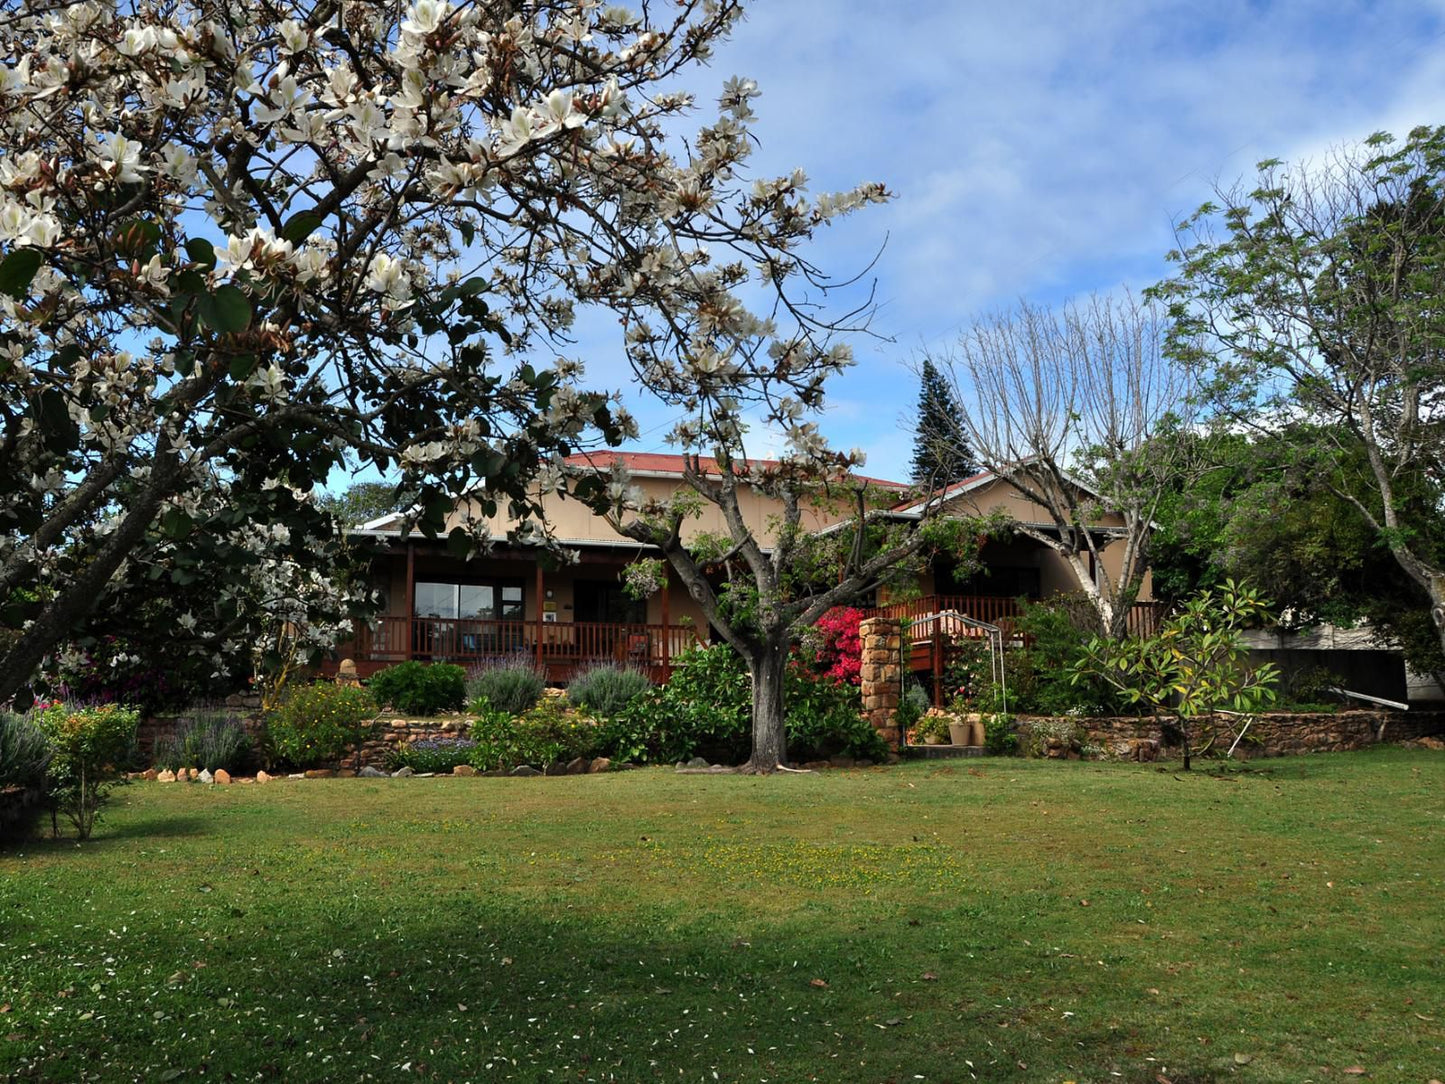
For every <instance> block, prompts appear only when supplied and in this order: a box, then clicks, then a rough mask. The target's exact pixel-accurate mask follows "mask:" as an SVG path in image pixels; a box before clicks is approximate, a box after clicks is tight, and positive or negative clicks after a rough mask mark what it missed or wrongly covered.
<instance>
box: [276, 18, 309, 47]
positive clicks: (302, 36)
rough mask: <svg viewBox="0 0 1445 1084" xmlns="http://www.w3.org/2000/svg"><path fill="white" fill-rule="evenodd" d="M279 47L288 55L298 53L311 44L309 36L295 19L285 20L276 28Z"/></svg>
mask: <svg viewBox="0 0 1445 1084" xmlns="http://www.w3.org/2000/svg"><path fill="white" fill-rule="evenodd" d="M276 32H277V33H279V34H280V35H281V47H282V48H283V49H284V50H285V51H286V52H288V53H299V52H301V51H302V50H303V49H305V48H306V47H307V46H308V45H310V44H311V35H310V33H308V32H307V30H306V29H305V28H304V27H303V26H301V24H299V23H298V22H297V21H296V20H295V19H287V20H285V21H284V22H283V23H282V24H281V25H280V26H278V27H277V28H276Z"/></svg>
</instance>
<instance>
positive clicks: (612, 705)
mask: <svg viewBox="0 0 1445 1084" xmlns="http://www.w3.org/2000/svg"><path fill="white" fill-rule="evenodd" d="M650 688H652V682H651V681H649V680H648V678H647V675H646V674H644V673H641V672H640V671H638V670H626V669H623V668H622V667H620V666H609V665H603V666H594V667H592V668H591V669H589V670H584V671H583V672H582V673H580V674H578V675H577V676H576V677H574V678H573V679H572V682H571V684H570V685H568V686H567V699H568V700H570V701H572V703H574V704H576V705H577V706H578V707H579V708H584V709H586V710H587V711H589V712H591V713H592V714H593V715H597V716H600V717H602V718H604V719H610V718H611V717H612V716H614V715H616V714H617V713H618V712H620V711H621V710H622V709H623V708H625V707H627V705H628V704H629V703H630V702H631V701H632V698H633V697H635V696H639V695H641V694H642V693H645V692H646V691H647V690H648V689H650Z"/></svg>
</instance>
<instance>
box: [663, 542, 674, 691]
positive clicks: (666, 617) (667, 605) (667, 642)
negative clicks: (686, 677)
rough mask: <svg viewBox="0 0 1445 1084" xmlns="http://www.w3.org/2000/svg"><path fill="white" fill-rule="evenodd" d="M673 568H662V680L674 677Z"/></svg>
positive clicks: (664, 566) (666, 565)
mask: <svg viewBox="0 0 1445 1084" xmlns="http://www.w3.org/2000/svg"><path fill="white" fill-rule="evenodd" d="M671 586H672V567H671V566H670V565H668V564H663V566H662V680H663V681H667V680H668V679H669V678H671V677H672V592H671V591H670V590H669V588H670V587H671Z"/></svg>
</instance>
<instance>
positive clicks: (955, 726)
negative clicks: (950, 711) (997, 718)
mask: <svg viewBox="0 0 1445 1084" xmlns="http://www.w3.org/2000/svg"><path fill="white" fill-rule="evenodd" d="M977 719H978V715H977V713H969V714H964V715H950V716H949V717H948V740H949V741H950V742H952V743H953V744H954V745H982V744H983V742H982V741H974V740H973V728H974V727H975V726H977V727H979V729H980V730H981V729H982V728H983V724H982V723H979V722H977Z"/></svg>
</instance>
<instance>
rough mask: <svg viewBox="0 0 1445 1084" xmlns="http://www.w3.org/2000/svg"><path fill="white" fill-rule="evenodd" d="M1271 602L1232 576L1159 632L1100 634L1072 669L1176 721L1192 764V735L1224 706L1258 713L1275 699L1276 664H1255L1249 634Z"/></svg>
mask: <svg viewBox="0 0 1445 1084" xmlns="http://www.w3.org/2000/svg"><path fill="white" fill-rule="evenodd" d="M1268 613H1269V603H1268V602H1266V601H1265V600H1264V599H1263V598H1261V597H1260V596H1259V595H1258V593H1256V592H1255V591H1254V590H1253V589H1252V588H1249V587H1246V586H1244V585H1242V584H1236V583H1235V582H1234V581H1233V580H1226V581H1225V583H1224V584H1223V585H1222V586H1221V587H1220V588H1219V589H1218V590H1210V591H1204V592H1202V593H1200V594H1199V595H1196V596H1195V597H1194V598H1192V599H1190V600H1189V601H1188V602H1186V603H1185V604H1184V606H1183V607H1182V608H1181V609H1179V610H1178V611H1177V612H1175V613H1174V614H1173V615H1172V616H1170V617H1169V619H1168V620H1167V621H1165V622H1164V624H1163V626H1162V627H1161V628H1160V629H1159V631H1158V632H1157V633H1155V634H1154V635H1153V636H1147V637H1128V638H1126V639H1123V640H1111V639H1104V638H1095V639H1094V640H1091V641H1090V642H1089V644H1088V645H1087V646H1086V649H1085V653H1084V655H1083V656H1082V657H1081V658H1080V659H1078V660H1077V661H1076V662H1075V663H1074V665H1073V668H1072V671H1071V673H1070V679H1071V680H1072V681H1074V682H1075V683H1078V684H1085V683H1088V682H1090V681H1092V680H1100V681H1103V682H1105V683H1106V684H1108V685H1110V686H1112V687H1113V688H1114V689H1116V690H1117V691H1118V694H1119V696H1120V698H1121V699H1122V700H1123V701H1124V702H1125V703H1126V704H1129V705H1134V706H1137V707H1139V708H1142V709H1143V710H1145V711H1147V712H1149V714H1151V715H1153V716H1155V717H1156V718H1157V717H1169V718H1172V719H1173V721H1174V722H1175V724H1176V725H1177V727H1178V729H1179V732H1180V735H1181V736H1182V740H1183V744H1184V770H1185V771H1188V770H1189V768H1190V759H1191V747H1190V743H1191V740H1192V735H1193V734H1194V733H1195V732H1196V731H1197V730H1198V729H1199V728H1200V727H1201V726H1212V723H1213V720H1214V716H1215V715H1217V714H1218V713H1219V712H1221V711H1228V712H1232V713H1234V714H1236V715H1250V714H1253V713H1254V712H1257V711H1260V710H1261V709H1263V708H1264V707H1265V706H1266V705H1268V704H1272V703H1273V702H1274V699H1275V686H1276V685H1277V684H1278V681H1279V673H1278V671H1277V670H1276V668H1275V666H1274V664H1273V663H1264V664H1263V665H1261V666H1257V667H1250V666H1249V665H1247V663H1246V661H1245V657H1246V655H1247V653H1248V651H1247V649H1246V648H1245V646H1244V642H1243V638H1242V636H1241V632H1242V631H1243V629H1244V628H1245V627H1246V626H1247V625H1250V624H1253V623H1256V622H1259V621H1261V620H1264V619H1265V618H1266V617H1267V616H1268Z"/></svg>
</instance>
